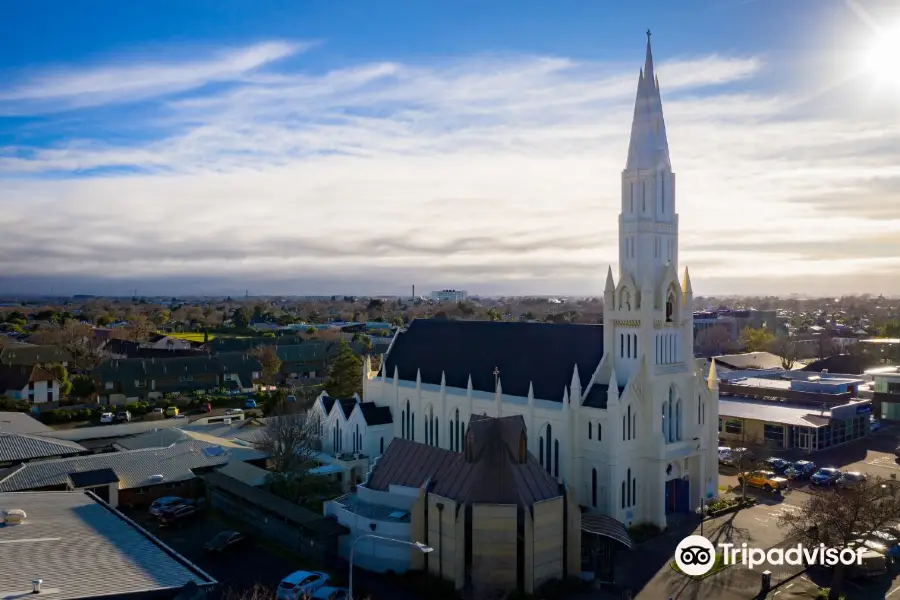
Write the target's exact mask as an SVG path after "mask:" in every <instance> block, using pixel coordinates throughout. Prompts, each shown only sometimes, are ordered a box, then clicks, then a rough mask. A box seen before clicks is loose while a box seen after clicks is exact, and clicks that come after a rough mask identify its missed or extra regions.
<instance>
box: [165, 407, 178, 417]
mask: <svg viewBox="0 0 900 600" xmlns="http://www.w3.org/2000/svg"><path fill="white" fill-rule="evenodd" d="M166 416H167V417H177V416H178V407H177V406H170V407H168V408H167V409H166Z"/></svg>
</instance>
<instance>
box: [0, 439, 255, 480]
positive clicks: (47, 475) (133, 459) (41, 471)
mask: <svg viewBox="0 0 900 600" xmlns="http://www.w3.org/2000/svg"><path fill="white" fill-rule="evenodd" d="M220 447H221V446H220V445H218V444H211V443H208V442H202V441H197V440H192V441H186V442H181V443H179V444H172V445H171V446H168V447H166V448H146V449H141V450H126V451H123V452H110V453H108V454H94V455H91V456H79V457H74V458H63V459H56V460H43V461H37V462H32V463H25V464H24V465H22V468H20V469H18V470H17V471H15V472H13V473H11V474H9V475H7V476H6V478H5V479H3V480H2V481H0V492H16V491H21V490H33V489H38V488H44V487H49V486H54V485H64V484H66V483H67V481H68V476H69V473H73V472H78V471H94V470H97V469H104V468H109V469H112V470H113V471H114V472H115V473H116V475H117V476H118V477H119V481H120V483H119V488H120V489H130V488H138V487H144V486H148V485H155V484H157V483H160V482H158V481H152V480H151V479H150V478H151V476H154V475H162V476H163V482H165V483H170V482H173V481H184V480H186V479H192V478H193V477H194V473H193V471H192V470H191V469H198V468H203V467H215V466H218V465H224V464H226V463H228V462H230V461H232V460H255V459H260V458H265V456H266V454H265V453H264V452H261V451H259V450H256V449H254V448H245V447H241V446H236V447H230V448H226V449H225V451H224V452H223V453H215V454H211V453H208V452H205V450H208V449H210V448H220Z"/></svg>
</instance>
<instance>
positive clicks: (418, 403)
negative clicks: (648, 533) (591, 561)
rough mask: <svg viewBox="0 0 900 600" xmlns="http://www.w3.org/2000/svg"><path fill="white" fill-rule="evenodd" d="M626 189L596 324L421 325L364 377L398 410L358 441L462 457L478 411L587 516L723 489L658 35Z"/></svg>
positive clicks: (367, 394) (368, 388) (646, 519)
mask: <svg viewBox="0 0 900 600" xmlns="http://www.w3.org/2000/svg"><path fill="white" fill-rule="evenodd" d="M621 195H622V202H621V212H620V215H619V274H618V278H617V279H616V278H614V277H613V272H612V268H610V269H609V272H608V274H607V276H606V288H605V291H604V316H603V325H602V326H601V325H569V324H562V325H560V324H549V323H506V322H489V321H448V320H437V319H426V320H414V321H413V322H412V323H410V325H409V326H408V327H407V328H405V329H402V330H400V331H399V332H398V333H397V334H396V336H395V338H394V340H393V342H392V344H391V347H390V349H389V350H388V352H387V354H386V355H385V357H384V361H383V364H382V369H381V370H380V372H379V373H377V374H374V373H368V372H367V374H366V377H365V380H364V382H363V397H364V399H365V401H366V404H369V403H370V402H372V403H374V405H375V406H377V407H381V408H382V409H383V408H384V407H388V408H389V409H390V412H391V419H390V420H391V421H392V423H390V424H387V423H384V422H381V423H380V425H379V426H378V430H379V431H378V432H377V433H375V435H377V436H381V438H380V440H374V439H372V440H368V439H366V440H362V439H360V437H361V435H360V433H358V431H359V429H358V427H357V428H356V429H355V430H353V431H350V428H349V427H348V428H347V431H346V435H352V436H354V437H353V444H352V446H353V447H356V448H363V447H364V448H365V449H366V450H367V451H369V452H373V453H374V454H375V455H378V454H380V453H381V452H383V451H384V449H385V448H386V447H387V444H388V443H389V442H390V438H391V437H400V438H405V439H410V440H415V441H417V442H422V443H425V444H431V445H434V446H439V447H441V448H446V449H449V450H454V451H461V450H462V447H463V440H464V436H465V432H466V427H467V423H468V422H469V418H470V416H471V415H474V414H487V415H490V416H507V415H522V417H523V418H524V419H525V423H526V426H527V431H528V437H527V444H528V448H529V450H530V452H531V453H532V454H534V455H535V456H536V457H538V459H539V461H540V463H541V464H542V465H543V466H544V468H546V469H547V471H548V472H550V473H551V474H552V475H553V476H554V477H556V478H558V480H559V481H560V482H561V483H565V484H566V485H567V486H568V488H569V490H570V491H572V492H574V494H575V496H576V498H577V500H578V502H579V504H581V505H582V506H584V507H586V510H587V512H588V513H594V514H598V515H608V516H611V517H614V518H616V519H617V520H619V521H620V522H622V523H624V524H625V525H632V524H638V523H653V524H656V525H659V526H661V527H664V526H666V523H667V520H668V515H669V514H672V513H680V512H690V511H694V510H696V509H697V508H698V507H699V506H700V503H701V501H702V499H703V498H707V499H710V498H713V497H715V496H717V494H718V491H717V489H718V486H717V483H718V481H717V478H718V475H717V473H718V455H717V446H718V443H717V440H718V433H717V432H718V388H717V385H716V379H715V371H714V369H713V372H712V373H711V376H710V379H709V381H708V382H707V381H705V380H704V379H703V377H702V376H701V374H700V373H699V371H698V368H697V366H696V365H695V362H694V359H693V319H692V306H691V305H692V300H693V298H692V296H693V294H692V291H691V282H690V278H689V276H688V270H687V268H685V269H684V274H683V278H682V279H681V281H680V282H679V278H678V214H677V213H676V204H675V202H676V182H675V174H674V173H673V172H672V165H671V161H670V157H669V148H668V142H667V139H666V127H665V122H664V119H663V111H662V102H661V99H660V91H659V81H658V79H657V77H656V75H655V73H654V69H653V57H652V54H651V49H650V40H649V35H648V40H647V56H646V62H645V65H644V68H643V69H642V70H641V74H640V79H639V81H638V89H637V98H636V100H635V108H634V120H633V122H632V127H631V141H630V144H629V148H628V158H627V162H626V164H625V169H624V171H622V186H621ZM336 404H337V403H335V405H336ZM369 406H372V405H369ZM335 411H336V413H340V411H339V410H337V409H335ZM341 414H343V413H341ZM335 418H337V417H335ZM331 420H334V419H331V415H329V416H328V421H331ZM339 425H340V424H339V423H338V424H336V426H338V427H339ZM326 427H327V426H326ZM385 433H387V435H388V436H389V437H388V439H387V440H385V439H384V436H385ZM338 435H339V436H343V435H345V434H344V433H339V434H338ZM367 437H368V436H367ZM324 439H325V440H328V439H329V438H328V437H327V434H326V436H325V438H324ZM348 440H349V438H348ZM335 444H336V445H338V446H341V447H343V443H341V442H335ZM350 445H351V444H350V443H349V442H348V443H347V446H346V447H350Z"/></svg>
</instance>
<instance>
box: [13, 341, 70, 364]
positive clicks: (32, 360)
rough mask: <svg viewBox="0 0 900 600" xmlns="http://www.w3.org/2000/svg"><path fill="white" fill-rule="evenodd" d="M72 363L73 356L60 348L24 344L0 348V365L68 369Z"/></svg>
mask: <svg viewBox="0 0 900 600" xmlns="http://www.w3.org/2000/svg"><path fill="white" fill-rule="evenodd" d="M71 361H72V355H71V354H70V353H69V351H68V350H66V349H65V348H62V347H60V346H32V345H29V344H22V345H17V346H8V347H5V348H0V365H13V366H19V365H25V366H31V365H35V366H39V367H49V366H50V365H55V364H61V365H63V366H64V367H66V366H68V365H69V363H70V362H71Z"/></svg>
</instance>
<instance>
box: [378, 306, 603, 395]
mask: <svg viewBox="0 0 900 600" xmlns="http://www.w3.org/2000/svg"><path fill="white" fill-rule="evenodd" d="M602 357H603V326H602V325H572V324H555V323H507V322H497V321H448V320H443V319H416V320H414V321H413V322H412V323H410V325H409V327H408V328H407V329H406V331H403V332H401V333H399V334H398V335H397V338H396V339H395V341H394V344H393V346H392V347H391V350H390V352H389V353H388V355H387V357H386V358H385V366H386V373H387V376H388V377H391V376H392V375H393V374H394V369H395V368H396V370H397V372H398V374H399V378H400V379H402V380H404V381H415V380H416V373H417V371H421V377H422V383H423V384H432V385H440V384H441V374H442V373H444V374H445V375H446V383H447V386H448V387H456V388H462V389H465V388H466V386H467V385H468V381H469V375H471V376H472V388H473V389H474V390H477V391H481V392H488V393H493V392H494V369H495V368H497V369H499V375H500V381H501V383H502V386H503V393H504V394H509V395H512V396H521V397H526V396H528V386H529V383H533V385H534V396H535V398H540V399H544V400H554V401H559V400H560V399H561V398H562V394H563V390H568V386H569V384H570V383H571V380H572V372H573V370H574V367H575V365H578V370H579V372H581V373H593V372H594V370H595V369H596V368H597V365H598V364H599V362H600V359H601V358H602Z"/></svg>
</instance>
